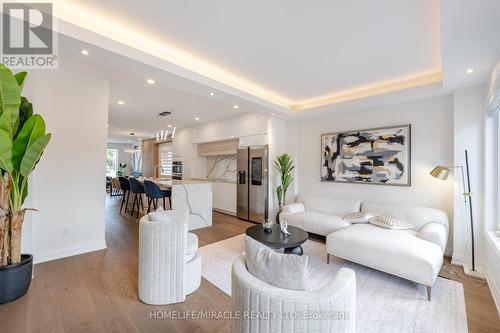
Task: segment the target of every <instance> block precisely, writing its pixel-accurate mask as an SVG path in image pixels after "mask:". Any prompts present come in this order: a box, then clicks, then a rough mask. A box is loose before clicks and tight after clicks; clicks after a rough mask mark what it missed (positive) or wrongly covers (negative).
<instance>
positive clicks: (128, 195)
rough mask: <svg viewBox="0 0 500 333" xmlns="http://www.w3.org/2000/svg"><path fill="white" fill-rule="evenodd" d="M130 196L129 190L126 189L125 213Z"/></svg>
mask: <svg viewBox="0 0 500 333" xmlns="http://www.w3.org/2000/svg"><path fill="white" fill-rule="evenodd" d="M129 198H130V191H127V203H126V204H125V213H127V209H128V199H129Z"/></svg>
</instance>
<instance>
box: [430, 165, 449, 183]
mask: <svg viewBox="0 0 500 333" xmlns="http://www.w3.org/2000/svg"><path fill="white" fill-rule="evenodd" d="M449 173H450V169H448V168H447V167H444V166H442V165H438V166H436V167H435V168H434V169H432V171H431V172H430V174H431V176H432V177H436V178H437V179H441V180H446V179H448V174H449Z"/></svg>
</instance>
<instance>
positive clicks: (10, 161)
mask: <svg viewBox="0 0 500 333" xmlns="http://www.w3.org/2000/svg"><path fill="white" fill-rule="evenodd" d="M26 75H27V73H26V72H19V73H17V74H15V75H14V74H13V73H12V72H11V71H10V69H8V68H7V67H6V66H4V65H0V176H1V177H0V281H1V283H0V304H2V303H7V302H10V301H12V300H15V299H17V298H19V297H21V296H23V295H24V294H25V293H26V292H27V291H28V288H29V285H30V282H31V275H32V269H33V256H32V255H30V254H22V255H21V230H22V225H23V221H24V215H25V212H26V208H23V204H24V201H25V199H26V197H27V196H28V177H29V176H30V174H31V173H32V172H33V170H34V169H35V166H36V165H37V163H38V161H39V160H40V157H41V156H42V153H43V151H44V150H45V147H47V144H48V143H49V141H50V137H51V135H50V134H47V133H45V122H44V120H43V118H42V116H40V115H38V114H33V105H32V104H31V103H30V102H29V101H28V99H27V98H25V97H24V96H21V91H22V88H23V84H24V82H25V79H26Z"/></svg>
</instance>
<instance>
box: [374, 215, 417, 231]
mask: <svg viewBox="0 0 500 333" xmlns="http://www.w3.org/2000/svg"><path fill="white" fill-rule="evenodd" d="M368 222H370V223H371V224H373V225H376V226H379V227H382V228H386V229H392V230H406V229H415V225H413V224H412V223H410V222H406V221H405V220H402V219H398V218H397V217H394V216H389V215H377V216H373V217H372V218H370V219H369V220H368Z"/></svg>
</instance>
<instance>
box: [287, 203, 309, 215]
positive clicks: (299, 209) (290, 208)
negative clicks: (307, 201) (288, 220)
mask: <svg viewBox="0 0 500 333" xmlns="http://www.w3.org/2000/svg"><path fill="white" fill-rule="evenodd" d="M305 211H306V208H305V207H304V205H303V204H302V203H300V202H294V203H291V204H288V205H285V206H283V209H282V210H281V212H282V213H303V212H305Z"/></svg>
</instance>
